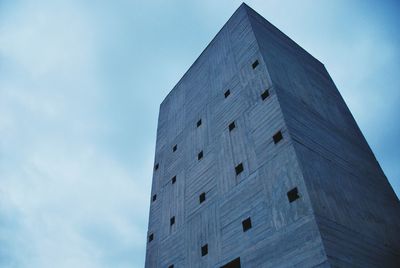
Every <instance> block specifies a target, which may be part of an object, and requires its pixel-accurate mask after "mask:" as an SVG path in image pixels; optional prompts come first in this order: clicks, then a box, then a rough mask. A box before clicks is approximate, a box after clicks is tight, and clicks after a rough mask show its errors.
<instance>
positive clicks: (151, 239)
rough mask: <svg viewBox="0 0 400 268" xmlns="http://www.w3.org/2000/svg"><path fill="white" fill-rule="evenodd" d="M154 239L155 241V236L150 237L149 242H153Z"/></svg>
mask: <svg viewBox="0 0 400 268" xmlns="http://www.w3.org/2000/svg"><path fill="white" fill-rule="evenodd" d="M153 239H154V235H153V234H150V235H149V242H151V241H153Z"/></svg>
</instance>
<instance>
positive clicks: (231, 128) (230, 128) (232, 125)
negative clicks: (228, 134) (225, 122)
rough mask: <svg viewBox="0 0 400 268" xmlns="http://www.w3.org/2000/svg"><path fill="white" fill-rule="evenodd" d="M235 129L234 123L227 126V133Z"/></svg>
mask: <svg viewBox="0 0 400 268" xmlns="http://www.w3.org/2000/svg"><path fill="white" fill-rule="evenodd" d="M235 127H236V125H235V121H233V122H232V123H230V124H229V131H232V130H233V129H234V128H235Z"/></svg>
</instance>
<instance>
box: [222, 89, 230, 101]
mask: <svg viewBox="0 0 400 268" xmlns="http://www.w3.org/2000/svg"><path fill="white" fill-rule="evenodd" d="M229 95H231V91H230V90H229V89H228V90H227V91H225V93H224V96H225V99H226V98H228V96H229Z"/></svg>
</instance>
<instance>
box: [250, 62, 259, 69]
mask: <svg viewBox="0 0 400 268" xmlns="http://www.w3.org/2000/svg"><path fill="white" fill-rule="evenodd" d="M258 64H259V62H258V60H256V61H255V62H253V64H252V65H251V67H253V69H255V68H256V67H257V66H258Z"/></svg>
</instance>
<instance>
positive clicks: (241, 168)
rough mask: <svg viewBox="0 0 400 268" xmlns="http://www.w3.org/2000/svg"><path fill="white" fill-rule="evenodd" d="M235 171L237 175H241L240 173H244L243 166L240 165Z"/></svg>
mask: <svg viewBox="0 0 400 268" xmlns="http://www.w3.org/2000/svg"><path fill="white" fill-rule="evenodd" d="M235 171H236V175H239V174H240V173H242V172H243V164H242V163H240V164H239V165H237V166H236V167H235Z"/></svg>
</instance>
